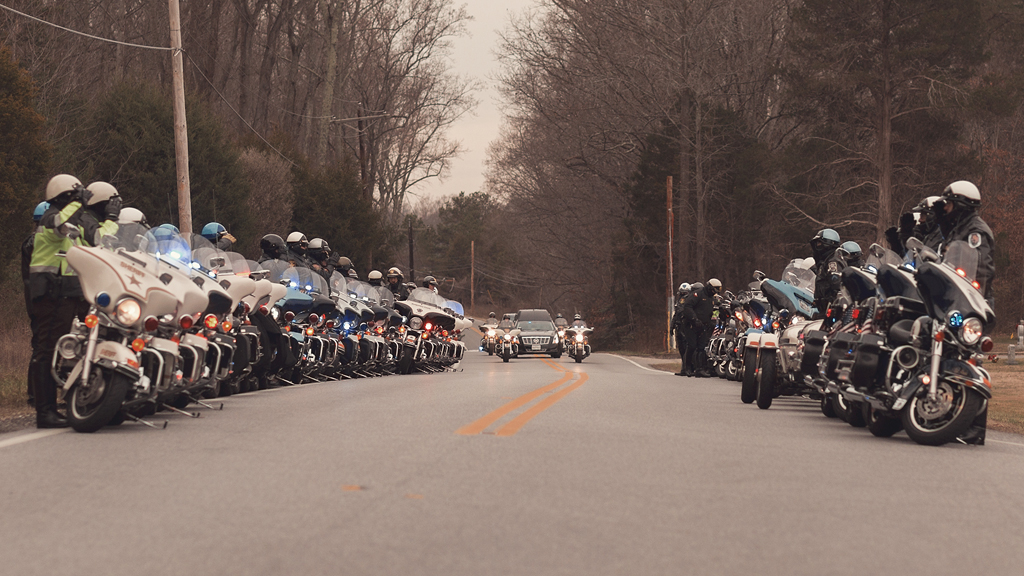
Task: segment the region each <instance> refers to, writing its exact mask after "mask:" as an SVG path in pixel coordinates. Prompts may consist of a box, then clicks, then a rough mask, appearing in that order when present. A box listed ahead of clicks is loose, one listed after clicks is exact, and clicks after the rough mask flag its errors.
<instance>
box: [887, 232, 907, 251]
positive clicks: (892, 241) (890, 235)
mask: <svg viewBox="0 0 1024 576" xmlns="http://www.w3.org/2000/svg"><path fill="white" fill-rule="evenodd" d="M885 240H886V242H888V243H889V248H891V249H892V251H893V252H896V253H898V254H899V253H902V252H903V249H902V246H903V243H902V242H900V233H899V231H898V230H896V227H895V226H891V227H889V229H887V230H886V231H885Z"/></svg>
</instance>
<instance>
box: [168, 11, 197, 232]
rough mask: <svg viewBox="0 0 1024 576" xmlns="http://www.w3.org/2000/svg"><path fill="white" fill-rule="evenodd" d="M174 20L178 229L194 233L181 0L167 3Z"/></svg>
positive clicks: (173, 62) (173, 71) (175, 157)
mask: <svg viewBox="0 0 1024 576" xmlns="http://www.w3.org/2000/svg"><path fill="white" fill-rule="evenodd" d="M167 8H168V12H169V15H170V18H171V49H172V50H171V87H172V91H173V97H174V163H175V168H176V174H177V183H178V229H179V230H181V233H182V234H189V233H191V232H192V187H191V185H190V184H189V180H188V124H187V123H186V121H185V70H184V63H183V62H182V54H181V16H180V14H179V12H178V0H167Z"/></svg>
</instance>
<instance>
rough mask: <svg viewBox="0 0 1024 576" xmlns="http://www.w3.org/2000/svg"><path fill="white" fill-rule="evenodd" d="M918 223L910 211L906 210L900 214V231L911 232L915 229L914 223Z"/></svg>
mask: <svg viewBox="0 0 1024 576" xmlns="http://www.w3.org/2000/svg"><path fill="white" fill-rule="evenodd" d="M916 223H917V222H915V221H914V215H913V214H911V213H910V212H905V213H904V214H903V215H902V216H900V232H903V233H904V234H909V233H910V231H911V230H913V229H914V224H916Z"/></svg>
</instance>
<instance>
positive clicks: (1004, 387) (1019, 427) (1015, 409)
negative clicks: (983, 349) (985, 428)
mask: <svg viewBox="0 0 1024 576" xmlns="http://www.w3.org/2000/svg"><path fill="white" fill-rule="evenodd" d="M985 369H986V370H988V371H989V373H990V374H991V375H992V400H991V401H990V402H989V406H988V425H989V427H990V428H992V429H994V430H1001V431H1003V432H1014V433H1016V434H1024V364H1017V365H1016V366H1011V365H1009V364H1006V362H1005V361H1000V362H995V363H993V362H986V363H985Z"/></svg>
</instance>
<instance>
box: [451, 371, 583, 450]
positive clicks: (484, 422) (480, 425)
mask: <svg viewBox="0 0 1024 576" xmlns="http://www.w3.org/2000/svg"><path fill="white" fill-rule="evenodd" d="M544 362H545V363H547V364H548V366H551V367H552V368H554V369H556V370H562V371H564V372H565V375H564V376H562V377H561V378H559V379H558V380H556V381H555V382H552V383H551V384H548V385H547V386H544V387H543V388H538V389H536V390H534V391H533V392H528V393H526V394H523V395H522V396H520V397H519V398H516V399H515V400H513V401H511V402H509V403H508V404H505V405H504V406H502V407H501V408H498V409H497V410H495V411H493V412H491V413H490V414H488V415H486V416H484V417H483V418H480V419H479V420H477V421H475V422H472V423H470V424H467V425H465V426H463V427H462V428H459V429H458V430H456V431H455V433H456V434H461V435H463V436H472V435H475V434H480V433H481V432H483V431H484V430H486V429H487V428H488V427H489V426H491V424H494V423H495V422H497V421H498V420H501V419H502V418H503V417H504V416H506V415H507V414H509V413H511V412H513V411H515V410H517V409H519V408H521V407H523V406H525V405H527V404H529V403H530V402H532V401H534V400H536V399H537V398H539V397H540V396H542V395H544V394H547V393H548V392H552V391H554V390H557V389H558V388H559V387H560V386H562V385H563V384H565V383H566V382H568V381H570V380H572V378H573V376H575V375H576V374H577V373H576V372H569V371H567V370H565V369H564V368H562V367H561V366H558V365H557V364H553V363H551V362H548V361H547V360H546V359H545V360H544ZM578 374H579V379H578V380H576V382H573V383H572V384H571V385H569V386H566V387H565V388H562V389H561V390H558V392H555V393H554V394H552V395H551V396H548V397H547V398H545V399H544V400H542V401H540V402H538V403H537V404H535V405H534V406H532V407H530V408H529V409H528V410H526V411H525V412H523V413H522V414H519V415H518V416H516V417H515V418H513V419H512V420H510V421H509V422H508V423H507V424H505V425H504V426H502V427H501V428H498V431H497V432H495V433H494V435H495V436H512V435H513V434H515V433H516V432H518V431H519V429H520V428H522V427H523V426H525V425H526V423H527V422H529V421H530V420H532V419H533V418H534V417H536V416H537V415H538V414H540V413H541V412H543V411H545V410H547V409H548V408H550V407H552V406H554V404H555V403H556V402H558V401H559V400H561V399H562V398H565V397H566V396H567V395H568V394H569V393H570V392H572V391H573V390H575V389H577V388H579V387H580V386H582V385H583V383H584V382H586V381H587V378H588V376H587V374H586V373H585V372H579V373H578Z"/></svg>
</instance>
